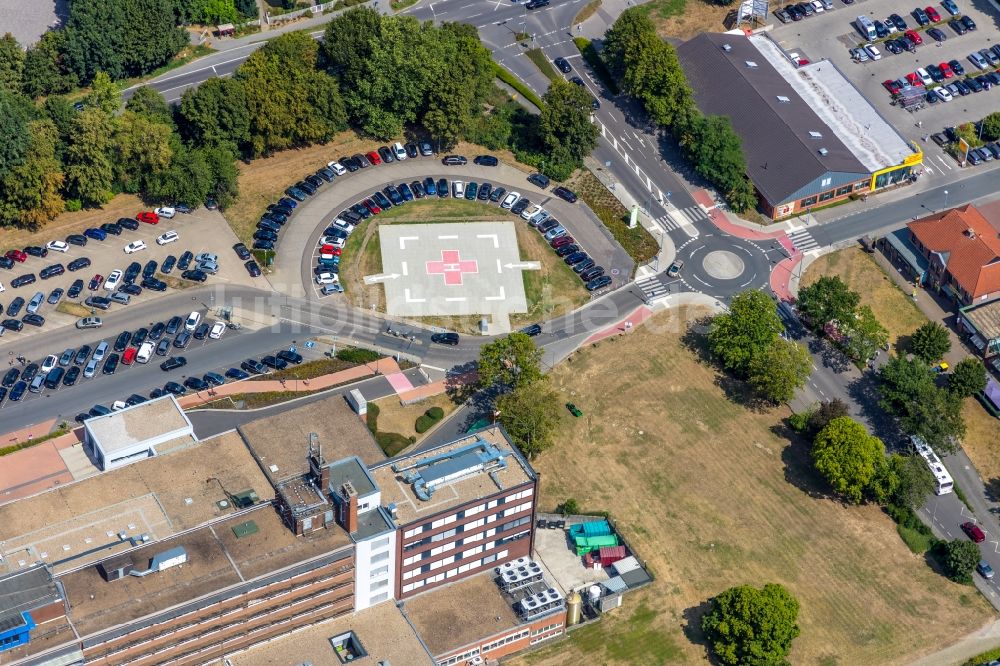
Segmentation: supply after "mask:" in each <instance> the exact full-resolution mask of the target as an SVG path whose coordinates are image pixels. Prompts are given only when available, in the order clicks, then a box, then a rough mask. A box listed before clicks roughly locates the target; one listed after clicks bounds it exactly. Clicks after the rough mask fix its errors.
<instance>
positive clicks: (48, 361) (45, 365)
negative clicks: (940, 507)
mask: <svg viewBox="0 0 1000 666" xmlns="http://www.w3.org/2000/svg"><path fill="white" fill-rule="evenodd" d="M57 365H59V359H58V358H56V357H55V356H46V357H45V360H44V361H42V368H41V369H40V370H39V371H38V372H39V374H41V375H47V374H48V373H49V370H51V369H52V368H54V367H56V366H57Z"/></svg>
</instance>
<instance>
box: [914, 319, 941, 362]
mask: <svg viewBox="0 0 1000 666" xmlns="http://www.w3.org/2000/svg"><path fill="white" fill-rule="evenodd" d="M950 349H951V337H950V336H949V335H948V329H946V328H945V327H944V326H942V325H941V324H939V323H938V322H936V321H929V322H927V323H926V324H924V325H922V326H921V327H920V328H918V329H917V330H915V331H914V332H913V335H911V336H910V352H912V353H913V355H914V356H916V357H917V358H919V359H920V360H922V361H924V362H926V363H935V362H936V361H939V360H941V359H942V358H943V357H944V355H945V354H947V353H948V351H949V350H950Z"/></svg>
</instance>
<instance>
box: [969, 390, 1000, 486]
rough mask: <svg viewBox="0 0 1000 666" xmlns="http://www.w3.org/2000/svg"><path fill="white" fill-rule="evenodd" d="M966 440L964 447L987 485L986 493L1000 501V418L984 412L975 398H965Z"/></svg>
mask: <svg viewBox="0 0 1000 666" xmlns="http://www.w3.org/2000/svg"><path fill="white" fill-rule="evenodd" d="M962 417H963V418H964V419H965V427H966V432H965V438H964V439H963V440H962V448H963V449H964V450H965V452H966V453H967V454H968V455H969V458H970V459H971V460H972V464H973V465H975V467H976V471H977V472H979V476H981V477H982V479H983V483H985V484H986V490H987V492H988V493H991V494H992V495H993V496H994V497H995V498H997V499H1000V446H997V443H998V442H1000V419H996V418H994V417H992V416H990V414H989V413H988V412H987V411H986V410H985V409H983V406H982V405H980V404H979V401H978V400H976V399H975V398H966V399H965V404H964V405H963V406H962Z"/></svg>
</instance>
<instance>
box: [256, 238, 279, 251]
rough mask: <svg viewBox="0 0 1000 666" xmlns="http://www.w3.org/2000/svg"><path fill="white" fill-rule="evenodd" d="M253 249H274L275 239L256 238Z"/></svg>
mask: <svg viewBox="0 0 1000 666" xmlns="http://www.w3.org/2000/svg"><path fill="white" fill-rule="evenodd" d="M253 249H255V250H273V249H274V241H269V240H255V241H254V242H253Z"/></svg>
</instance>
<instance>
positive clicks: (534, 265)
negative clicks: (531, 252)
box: [504, 261, 542, 271]
mask: <svg viewBox="0 0 1000 666" xmlns="http://www.w3.org/2000/svg"><path fill="white" fill-rule="evenodd" d="M504 266H505V267H506V268H508V269H511V270H513V269H515V268H516V269H520V270H522V271H537V270H541V268H542V262H540V261H522V262H520V263H516V264H504Z"/></svg>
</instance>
